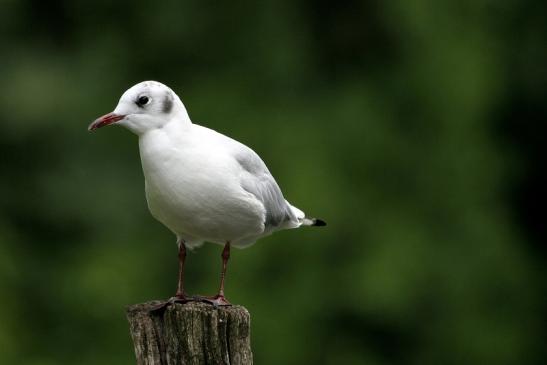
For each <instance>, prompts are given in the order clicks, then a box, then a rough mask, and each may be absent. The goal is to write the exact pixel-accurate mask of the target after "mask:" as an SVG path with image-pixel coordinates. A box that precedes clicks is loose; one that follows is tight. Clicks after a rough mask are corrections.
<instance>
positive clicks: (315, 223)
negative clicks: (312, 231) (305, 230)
mask: <svg viewBox="0 0 547 365" xmlns="http://www.w3.org/2000/svg"><path fill="white" fill-rule="evenodd" d="M326 225H327V222H325V221H324V220H322V219H317V218H315V219H314V220H313V224H312V226H315V227H324V226H326Z"/></svg>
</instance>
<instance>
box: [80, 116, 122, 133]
mask: <svg viewBox="0 0 547 365" xmlns="http://www.w3.org/2000/svg"><path fill="white" fill-rule="evenodd" d="M123 118H125V115H121V114H115V113H108V114H106V115H103V116H102V117H100V118H97V119H95V121H94V122H93V123H91V124H90V125H89V127H87V130H88V131H94V130H95V129H97V128H101V127H104V126H106V125H109V124H112V123H116V122H117V121H118V120H122V119H123Z"/></svg>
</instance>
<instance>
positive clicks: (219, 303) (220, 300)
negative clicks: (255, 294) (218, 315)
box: [195, 294, 232, 307]
mask: <svg viewBox="0 0 547 365" xmlns="http://www.w3.org/2000/svg"><path fill="white" fill-rule="evenodd" d="M195 300H196V301H199V302H203V303H207V304H212V305H213V306H215V307H224V306H231V305H232V303H230V302H229V301H228V299H226V297H225V296H224V295H221V294H217V295H215V296H214V297H204V296H200V295H198V296H196V297H195Z"/></svg>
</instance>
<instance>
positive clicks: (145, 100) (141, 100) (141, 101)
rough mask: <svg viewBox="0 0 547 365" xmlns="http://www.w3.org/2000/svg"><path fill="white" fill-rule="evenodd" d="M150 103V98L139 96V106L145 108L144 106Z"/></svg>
mask: <svg viewBox="0 0 547 365" xmlns="http://www.w3.org/2000/svg"><path fill="white" fill-rule="evenodd" d="M149 101H150V99H149V98H148V96H144V95H143V96H139V98H138V99H137V102H136V104H137V105H138V106H143V105H146V104H148V102H149Z"/></svg>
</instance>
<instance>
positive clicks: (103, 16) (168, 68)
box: [0, 0, 547, 365]
mask: <svg viewBox="0 0 547 365" xmlns="http://www.w3.org/2000/svg"><path fill="white" fill-rule="evenodd" d="M545 10H546V6H545V5H544V4H543V3H541V2H537V3H534V2H530V1H516V0H508V1H503V2H498V1H486V0H482V1H463V2H462V1H443V2H434V1H390V2H371V1H363V2H360V1H341V2H327V1H318V2H313V1H289V0H276V1H273V0H266V1H261V2H251V1H243V2H224V3H216V2H212V1H205V2H204V1H174V0H172V1H162V2H150V1H142V0H134V1H131V2H125V1H118V2H110V1H102V0H99V1H94V2H92V3H91V2H84V1H57V2H46V1H43V2H41V1H37V0H35V1H31V0H20V1H17V0H4V1H2V2H1V4H0V24H1V25H0V29H1V30H2V31H1V33H0V40H1V42H0V43H1V46H0V47H1V48H0V49H1V50H2V57H1V61H0V65H1V68H0V79H1V81H2V86H3V87H2V89H3V91H2V92H1V93H0V105H1V106H2V107H1V108H0V116H1V120H2V132H1V133H0V156H1V157H0V161H1V164H2V178H1V179H0V191H2V198H1V200H0V293H1V300H0V363H1V364H31V365H50V364H74V363H78V364H80V365H87V364H132V363H134V355H133V349H132V345H131V341H130V338H129V335H128V326H127V323H126V321H125V317H124V306H125V305H128V304H132V303H137V302H142V301H146V300H150V299H158V298H167V297H169V296H170V295H172V294H173V292H174V289H175V284H176V282H175V281H176V273H177V259H176V246H175V240H174V237H173V235H172V234H171V233H170V232H169V231H168V230H167V229H166V228H164V227H163V226H162V225H161V224H160V223H158V222H156V221H154V220H153V218H152V217H151V216H150V214H149V213H148V210H147V207H146V202H145V199H144V194H143V187H144V185H143V178H142V173H141V168H140V161H139V156H138V150H137V140H136V137H135V136H133V135H131V134H130V133H128V132H127V131H125V130H122V129H121V128H114V127H112V128H108V129H103V130H100V131H98V132H97V133H94V134H89V133H88V132H87V130H86V127H87V125H88V124H89V122H90V121H92V120H93V119H94V118H96V117H98V116H99V115H102V114H104V113H107V112H110V111H111V110H112V109H113V108H114V106H115V105H116V103H117V100H118V98H119V97H120V95H121V94H122V92H123V91H125V90H126V89H127V88H128V87H130V86H131V85H133V84H135V83H137V82H139V81H143V80H147V79H155V80H158V81H162V82H164V83H166V84H168V85H169V86H170V87H171V88H173V89H174V90H175V91H176V92H177V93H178V94H179V96H180V97H181V98H182V100H183V101H184V103H185V105H186V107H187V109H188V110H189V113H190V115H191V117H192V119H193V120H194V122H196V123H198V124H204V125H206V126H209V127H211V128H213V129H216V130H218V131H220V132H222V133H225V134H227V135H230V136H232V137H234V138H236V139H238V140H240V141H242V142H244V143H246V144H247V145H249V146H251V147H252V148H253V149H255V150H256V151H257V152H258V153H259V154H260V155H261V156H262V157H263V159H264V160H265V161H266V163H267V164H268V166H269V167H270V170H271V171H272V172H273V174H274V175H275V176H276V179H277V181H278V182H279V184H280V185H281V187H282V188H283V190H284V193H285V195H286V197H287V198H288V199H289V200H290V201H291V202H293V203H294V204H295V205H296V206H298V207H300V208H302V209H303V210H304V211H306V212H308V213H310V214H311V215H315V216H318V217H321V218H324V219H325V220H326V221H327V222H328V224H329V225H328V227H326V228H325V229H302V230H297V231H286V232H281V233H277V234H275V235H273V236H271V237H269V238H266V239H263V240H262V241H260V242H259V243H258V244H256V245H255V246H253V247H252V248H250V249H248V250H241V251H236V252H234V253H233V255H232V261H231V264H230V266H229V272H228V279H227V294H228V296H229V298H230V299H231V300H232V301H233V302H235V303H238V304H242V305H245V306H246V307H247V308H248V309H249V311H250V312H251V314H252V319H253V323H252V325H253V327H252V343H253V350H254V354H255V362H256V363H257V364H367V365H372V364H540V363H542V362H543V360H544V357H545V347H544V345H545V334H546V333H545V328H544V325H545V319H546V318H545V317H546V316H545V310H544V308H543V307H542V305H543V304H545V303H544V301H545V282H544V278H545V270H544V260H543V259H544V257H543V256H542V254H537V253H538V251H537V247H536V246H535V245H534V241H533V238H531V235H530V234H529V233H528V232H527V230H526V229H527V228H526V225H523V224H522V221H519V220H518V217H517V216H518V214H517V212H516V211H515V209H516V208H515V205H514V199H513V197H512V195H511V193H512V192H514V191H515V189H516V186H518V184H519V182H520V181H521V180H522V179H523V176H524V175H525V174H526V173H527V171H528V170H527V169H526V166H527V163H528V162H527V161H526V160H525V159H526V157H525V156H523V155H522V154H520V152H521V151H519V150H518V149H517V148H515V145H514V144H512V143H511V135H510V134H507V133H505V134H504V132H506V131H507V129H506V127H508V126H511V125H512V126H514V127H516V128H518V126H519V123H521V122H522V123H525V122H526V120H522V119H520V116H519V115H513V114H511V113H512V112H513V109H512V108H511V107H510V106H511V105H512V103H514V102H515V100H524V101H526V102H528V103H529V104H530V105H536V104H537V105H540V104H541V103H544V96H545V90H546V88H545V85H546V81H547V73H546V72H545V60H546V59H547V58H546V57H545V56H546V53H547V48H546V47H545V45H546V44H547V39H546V38H547V27H546V26H545V24H546V22H545ZM542 98H543V99H542ZM541 100H543V102H542V101H541ZM534 103H536V104H534ZM543 122H544V120H543ZM543 130H544V129H543ZM543 136H544V135H543ZM543 140H544V137H543ZM219 183H222V182H219ZM220 251H221V248H220V247H219V246H216V245H206V246H204V247H203V248H202V249H200V250H198V251H196V252H195V253H193V254H191V255H190V257H189V259H188V273H187V278H188V282H187V285H188V289H189V291H190V292H193V293H202V294H213V293H214V291H215V289H216V287H217V282H218V274H219V270H220V258H219V255H220Z"/></svg>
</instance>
